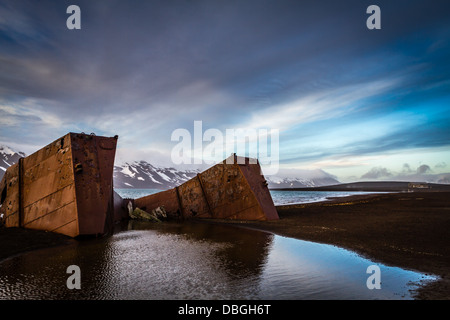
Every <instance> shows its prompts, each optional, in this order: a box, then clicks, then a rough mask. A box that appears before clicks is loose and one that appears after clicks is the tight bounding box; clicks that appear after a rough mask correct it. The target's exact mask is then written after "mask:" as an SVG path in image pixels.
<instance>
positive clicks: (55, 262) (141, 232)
mask: <svg viewBox="0 0 450 320" xmlns="http://www.w3.org/2000/svg"><path fill="white" fill-rule="evenodd" d="M72 264H75V265H78V266H79V267H80V269H81V290H69V289H67V287H66V280H67V278H68V277H69V274H67V273H66V268H67V267H68V266H69V265H72ZM370 264H374V263H373V262H371V261H369V260H366V259H363V258H361V257H359V256H357V255H356V254H354V253H352V252H349V251H346V250H343V249H339V248H336V247H333V246H327V245H322V244H317V243H312V242H306V241H299V240H294V239H289V238H284V237H279V236H274V235H272V234H268V233H264V232H259V231H256V230H248V229H243V228H236V227H233V226H223V225H217V224H207V223H183V224H179V223H161V224H154V223H145V222H136V221H132V222H130V223H129V224H128V225H127V226H126V230H124V231H121V232H118V233H117V234H115V235H113V236H111V237H108V238H104V239H93V240H84V241H79V242H74V243H73V244H72V245H69V246H65V247H62V248H50V249H45V250H39V251H34V252H30V253H27V254H24V255H21V256H17V257H14V258H11V259H9V260H6V261H4V262H3V263H1V264H0V299H401V298H410V295H409V292H408V290H409V289H410V288H411V287H410V286H409V285H408V283H410V282H417V281H419V280H423V279H425V277H424V276H423V275H421V274H418V273H414V272H410V271H405V270H402V269H399V268H391V267H386V266H381V265H380V267H382V290H369V289H367V287H366V279H367V277H368V275H367V274H366V268H367V266H368V265H370Z"/></svg>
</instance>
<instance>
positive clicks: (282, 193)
mask: <svg viewBox="0 0 450 320" xmlns="http://www.w3.org/2000/svg"><path fill="white" fill-rule="evenodd" d="M115 190H116V192H117V193H118V194H119V195H120V196H121V197H122V198H131V199H137V198H141V197H144V196H147V195H149V194H154V193H158V192H161V190H158V189H115ZM371 193H380V192H366V191H292V190H289V191H288V190H270V194H271V196H272V200H273V202H274V204H275V205H276V206H279V205H288V204H296V203H309V202H318V201H325V200H327V199H328V198H332V197H346V196H351V195H359V194H371Z"/></svg>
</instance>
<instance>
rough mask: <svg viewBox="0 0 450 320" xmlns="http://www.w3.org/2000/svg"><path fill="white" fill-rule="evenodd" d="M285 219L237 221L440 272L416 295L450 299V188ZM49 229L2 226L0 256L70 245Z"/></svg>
mask: <svg viewBox="0 0 450 320" xmlns="http://www.w3.org/2000/svg"><path fill="white" fill-rule="evenodd" d="M277 210H278V213H279V217H280V219H279V220H276V221H260V222H254V221H253V222H237V221H235V222H230V221H223V220H222V221H217V220H208V221H207V222H208V223H225V224H234V225H239V226H244V227H250V228H255V229H259V230H264V231H269V232H273V233H275V234H279V235H282V236H288V237H293V238H297V239H301V240H308V241H314V242H320V243H326V244H332V245H337V246H340V247H343V248H347V249H350V250H353V251H355V252H357V253H359V254H361V255H363V256H365V257H367V258H369V259H371V260H373V261H374V262H380V263H383V264H386V265H391V266H396V267H401V268H405V269H410V270H414V271H419V272H422V273H427V274H433V275H438V276H440V277H441V280H439V281H436V282H432V283H431V284H427V285H424V286H423V287H421V288H420V289H419V290H418V292H417V293H416V296H415V298H416V299H432V300H438V299H439V300H441V299H444V300H450V232H449V230H450V192H423V193H418V192H414V193H393V194H379V195H373V194H372V195H360V196H351V197H345V198H336V199H334V200H332V201H325V202H318V203H310V204H301V205H289V206H279V207H277ZM71 241H75V240H73V239H71V238H69V237H66V236H63V235H59V234H55V233H51V232H44V231H34V230H26V229H19V228H8V229H7V228H0V261H1V260H3V259H6V258H9V257H11V256H14V255H17V254H20V253H22V252H25V251H29V250H34V249H39V248H44V247H49V246H57V245H64V244H68V243H70V242H71Z"/></svg>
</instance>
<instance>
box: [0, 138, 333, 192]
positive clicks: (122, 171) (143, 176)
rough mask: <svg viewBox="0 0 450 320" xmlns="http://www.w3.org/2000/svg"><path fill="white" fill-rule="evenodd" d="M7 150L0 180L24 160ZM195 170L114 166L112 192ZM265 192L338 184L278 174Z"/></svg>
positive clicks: (298, 173)
mask: <svg viewBox="0 0 450 320" xmlns="http://www.w3.org/2000/svg"><path fill="white" fill-rule="evenodd" d="M25 156H26V155H25V154H24V153H23V152H18V151H15V150H13V149H12V148H9V147H7V146H0V179H1V178H2V177H3V175H4V173H5V171H6V169H7V168H8V167H9V166H11V165H12V164H14V163H16V162H17V161H18V160H19V158H20V157H25ZM200 172H201V171H200V170H199V169H197V170H189V169H175V168H173V167H160V166H154V165H152V164H150V163H148V162H147V161H144V160H141V161H133V162H125V163H122V164H116V165H115V166H114V173H113V178H114V187H115V188H137V189H160V190H166V189H170V188H173V187H175V186H178V185H180V184H182V183H183V182H185V181H187V180H189V179H191V178H193V177H194V176H195V175H197V174H198V173H200ZM266 180H267V182H268V184H269V188H301V187H318V186H324V185H332V184H338V183H339V181H338V180H337V179H336V178H335V177H334V176H332V175H330V174H328V173H326V172H324V171H322V170H290V169H287V170H280V172H279V174H277V175H275V176H266Z"/></svg>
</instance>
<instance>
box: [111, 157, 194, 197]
mask: <svg viewBox="0 0 450 320" xmlns="http://www.w3.org/2000/svg"><path fill="white" fill-rule="evenodd" d="M199 172H200V171H197V170H177V169H175V168H163V167H155V166H153V165H152V164H150V163H148V162H147V161H144V160H141V161H134V162H131V163H129V162H125V163H124V164H121V165H116V166H114V174H113V177H114V187H115V188H138V189H161V190H166V189H171V188H173V187H176V186H178V185H180V184H182V183H183V182H185V181H187V180H189V179H191V178H192V177H194V176H195V175H197V173H199Z"/></svg>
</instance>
